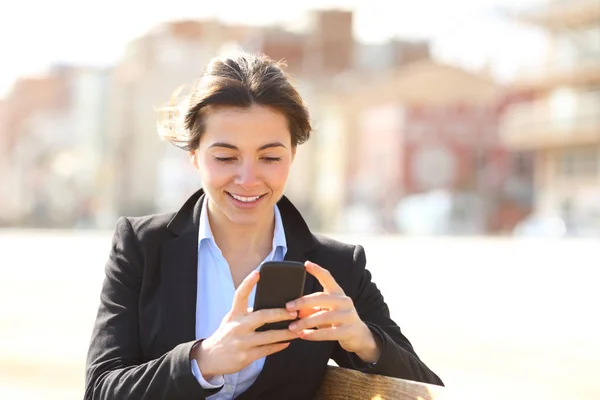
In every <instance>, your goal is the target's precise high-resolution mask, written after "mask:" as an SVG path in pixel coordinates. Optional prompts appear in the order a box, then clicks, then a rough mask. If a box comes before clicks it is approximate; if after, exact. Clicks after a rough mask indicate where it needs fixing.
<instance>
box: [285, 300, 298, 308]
mask: <svg viewBox="0 0 600 400" xmlns="http://www.w3.org/2000/svg"><path fill="white" fill-rule="evenodd" d="M285 306H286V307H287V308H294V307H296V302H295V301H290V302H288V303H287V304H286V305H285Z"/></svg>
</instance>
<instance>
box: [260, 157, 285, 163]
mask: <svg viewBox="0 0 600 400" xmlns="http://www.w3.org/2000/svg"><path fill="white" fill-rule="evenodd" d="M263 160H264V161H265V162H266V163H267V164H271V163H275V162H277V161H281V157H263Z"/></svg>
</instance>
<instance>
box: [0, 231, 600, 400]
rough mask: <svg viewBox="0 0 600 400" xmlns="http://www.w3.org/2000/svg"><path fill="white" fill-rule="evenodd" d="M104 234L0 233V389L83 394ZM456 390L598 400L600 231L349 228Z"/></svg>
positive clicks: (408, 328)
mask: <svg viewBox="0 0 600 400" xmlns="http://www.w3.org/2000/svg"><path fill="white" fill-rule="evenodd" d="M110 237H111V233H110V232H44V231H33V232H27V231H0V304H1V311H0V337H1V338H2V340H0V398H1V399H11V400H18V399H40V398H43V399H61V400H67V399H81V398H82V397H83V378H84V363H85V354H86V351H87V345H88V341H89V337H90V332H91V327H92V324H93V320H94V317H95V312H96V307H97V303H98V297H99V291H100V285H101V282H102V278H103V273H104V271H103V268H104V263H105V260H106V258H107V255H108V251H109V247H110ZM343 239H344V240H347V241H349V242H352V243H361V244H363V245H364V246H365V248H366V250H367V260H368V267H369V269H370V270H371V271H372V273H373V277H374V280H375V282H376V283H377V284H378V286H379V287H380V288H381V290H382V292H383V294H384V296H385V298H386V300H387V302H388V304H389V306H390V309H391V311H392V315H393V317H394V318H395V320H396V321H397V322H398V324H399V325H400V327H401V328H402V330H403V331H404V333H405V335H406V336H407V337H408V338H409V339H410V340H411V341H412V343H413V346H414V347H415V349H416V351H417V353H418V354H419V356H420V357H421V358H422V359H423V360H424V361H425V362H426V363H427V364H428V365H429V366H430V367H431V368H432V369H433V370H434V371H436V372H437V373H438V374H439V375H440V376H441V377H442V379H443V380H444V382H445V383H446V386H447V387H448V390H449V391H451V392H452V393H453V394H454V395H455V396H453V397H452V398H460V399H528V400H531V399H545V400H549V399H590V400H592V399H598V398H600V378H599V375H598V371H600V318H599V317H598V309H599V306H600V290H599V282H600V279H599V277H600V256H599V254H600V251H599V249H600V241H599V240H564V241H560V240H550V239H546V240H531V239H530V240H519V241H511V240H510V239H480V238H451V239H441V238H440V239H428V238H411V239H406V238H399V237H380V238H367V237H359V236H354V237H349V236H344V237H343Z"/></svg>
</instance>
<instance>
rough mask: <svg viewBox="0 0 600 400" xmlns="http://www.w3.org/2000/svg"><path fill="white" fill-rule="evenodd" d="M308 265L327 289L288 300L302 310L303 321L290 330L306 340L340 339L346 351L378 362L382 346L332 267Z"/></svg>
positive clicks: (292, 305)
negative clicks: (332, 272) (334, 276)
mask: <svg viewBox="0 0 600 400" xmlns="http://www.w3.org/2000/svg"><path fill="white" fill-rule="evenodd" d="M304 265H305V268H306V271H307V272H308V273H309V274H311V275H313V276H314V277H315V278H317V280H318V281H319V283H320V284H321V286H323V292H318V293H312V294H309V295H306V296H303V297H301V298H299V299H296V300H294V301H291V302H289V303H287V305H286V307H287V309H288V310H289V311H298V313H299V316H300V320H298V321H296V322H294V323H292V324H290V327H289V329H290V330H291V331H292V332H299V336H300V338H301V339H304V340H312V341H325V340H336V341H338V342H339V343H340V346H341V347H342V348H343V349H344V350H346V351H348V352H350V353H356V355H358V356H359V357H360V358H361V359H362V360H363V361H365V362H369V363H374V362H377V360H379V356H380V355H381V348H380V345H379V344H378V341H377V340H376V339H375V337H374V336H373V333H372V332H371V330H370V329H369V327H368V326H367V325H366V324H365V323H364V322H363V321H362V320H361V319H360V317H359V316H358V313H357V312H356V308H354V302H353V301H352V299H351V298H350V297H348V296H346V294H345V293H344V290H343V289H342V288H341V287H340V285H338V283H337V282H336V281H335V279H334V278H333V276H331V273H330V272H329V271H328V270H326V269H325V268H322V267H320V266H319V265H317V264H315V263H313V262H310V261H307V262H306V263H305V264H304ZM315 328H318V329H315Z"/></svg>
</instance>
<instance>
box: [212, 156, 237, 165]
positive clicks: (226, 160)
mask: <svg viewBox="0 0 600 400" xmlns="http://www.w3.org/2000/svg"><path fill="white" fill-rule="evenodd" d="M215 160H216V161H217V162H220V163H232V162H234V161H235V157H217V156H215Z"/></svg>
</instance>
